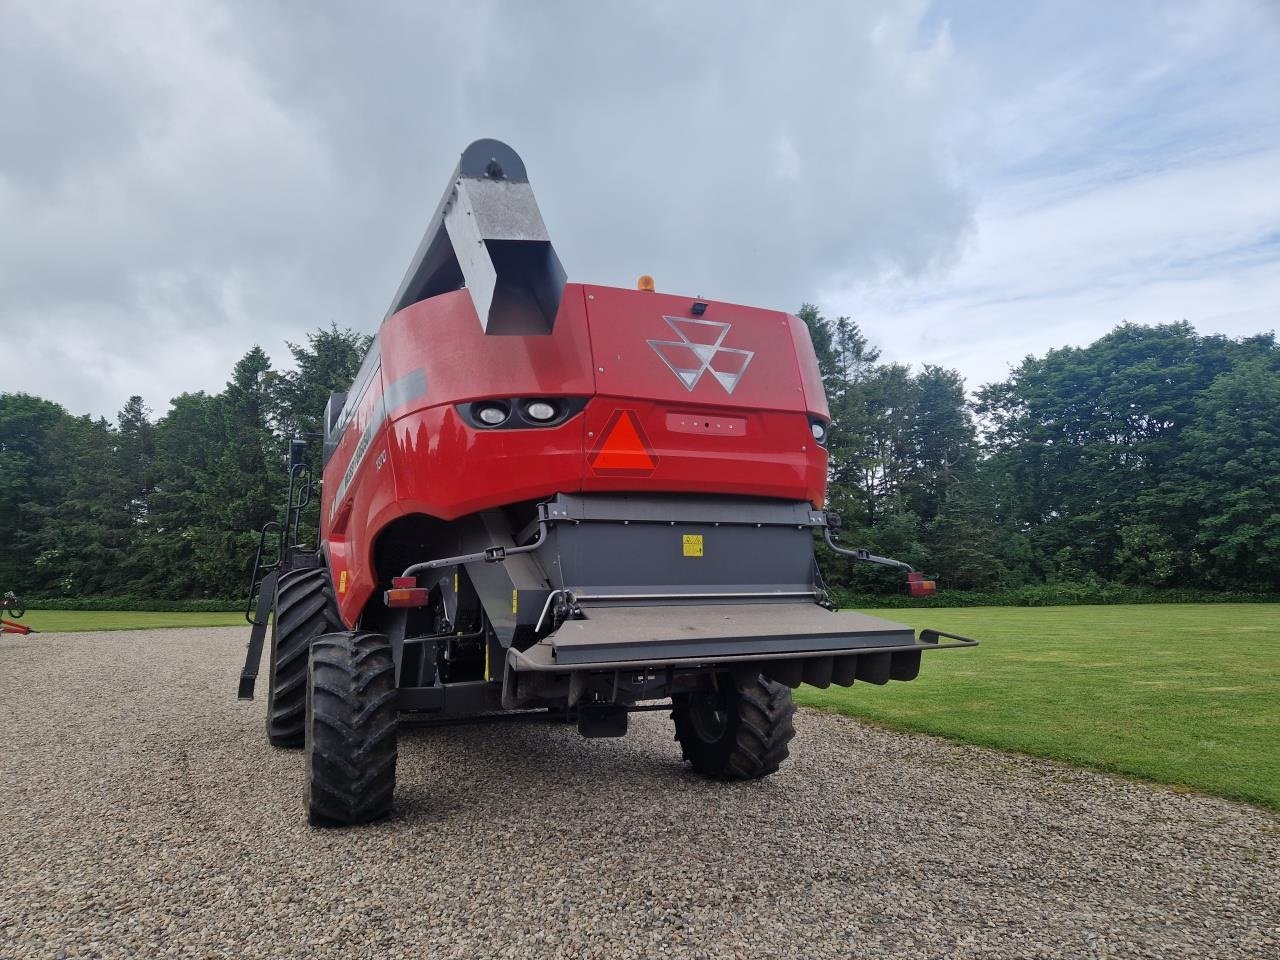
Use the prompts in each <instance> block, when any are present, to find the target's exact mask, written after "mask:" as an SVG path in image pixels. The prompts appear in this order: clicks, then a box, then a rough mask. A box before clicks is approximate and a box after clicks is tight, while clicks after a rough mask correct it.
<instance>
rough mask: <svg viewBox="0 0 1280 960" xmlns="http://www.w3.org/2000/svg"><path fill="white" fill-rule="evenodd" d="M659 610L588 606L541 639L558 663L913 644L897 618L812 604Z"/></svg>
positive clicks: (861, 649)
mask: <svg viewBox="0 0 1280 960" xmlns="http://www.w3.org/2000/svg"><path fill="white" fill-rule="evenodd" d="M660 610H661V608H654V607H620V606H617V607H602V608H590V609H588V610H587V611H586V615H587V617H588V619H586V620H569V621H566V622H565V623H564V624H562V625H561V627H560V629H559V630H557V631H556V632H555V633H554V634H553V635H552V636H551V637H549V638H548V639H547V640H546V641H544V643H546V644H547V645H548V646H549V648H550V651H551V654H552V659H553V660H554V662H555V663H556V664H557V665H560V664H566V665H567V664H586V663H609V662H615V661H631V660H635V661H644V660H646V659H649V658H663V659H671V658H674V659H687V658H693V657H704V656H705V657H721V656H739V655H743V654H754V655H762V654H778V655H784V656H785V655H790V654H795V653H802V652H810V651H827V652H844V651H849V652H855V651H856V652H865V651H872V650H883V649H886V648H892V647H899V648H901V647H907V648H911V649H914V648H915V646H916V641H915V633H914V631H913V630H912V629H911V628H910V627H908V626H906V625H904V624H901V623H894V622H892V621H889V620H881V619H879V618H878V617H870V616H867V615H866V614H862V613H854V612H840V613H833V612H832V611H830V610H827V609H825V608H823V607H820V606H818V605H817V604H815V603H792V604H707V605H703V606H682V607H675V608H671V609H670V610H669V611H668V612H667V614H666V616H663V615H662V613H661V612H660Z"/></svg>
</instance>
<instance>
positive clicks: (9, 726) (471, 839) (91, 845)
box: [0, 628, 1280, 960]
mask: <svg viewBox="0 0 1280 960" xmlns="http://www.w3.org/2000/svg"><path fill="white" fill-rule="evenodd" d="M246 634H247V631H246V630H245V629H238V628H218V629H187V630H150V631H134V632H121V633H98V634H36V635H32V636H30V637H25V638H21V637H18V638H10V637H6V638H4V640H3V641H0V648H2V650H3V654H4V664H5V673H4V678H3V680H0V719H2V720H3V729H4V732H5V736H6V743H5V745H4V747H3V749H2V750H0V957H5V958H10V957H12V958H22V960H27V958H44V957H68V958H70V957H103V958H106V957H130V956H143V957H272V958H293V957H297V958H314V957H351V958H366V957H367V958H375V957H376V958H420V957H423V958H424V957H432V958H464V957H483V958H506V957H510V958H522V960H523V958H529V957H543V956H545V957H601V958H610V960H615V958H629V957H633V958H641V957H643V958H649V957H689V958H739V957H742V958H746V957H750V958H753V960H754V958H795V957H876V958H896V957H902V958H907V957H911V958H916V957H990V958H1026V957H1070V958H1086V957H1099V958H1104V957H1195V958H1225V957H1258V958H1263V957H1266V958H1275V957H1277V956H1280V901H1278V900H1277V890H1278V889H1280V866H1278V865H1280V817H1278V816H1276V815H1275V814H1272V813H1268V812H1266V811H1261V810H1256V809H1253V808H1250V807H1247V806H1243V805H1239V804H1234V803H1229V802H1226V801H1222V800H1217V799H1214V798H1211V797H1205V796H1200V795H1196V794H1191V793H1179V792H1174V791H1171V790H1166V789H1162V788H1159V787H1155V786H1150V785H1146V784H1139V783H1133V782H1130V781H1127V780H1123V779H1119V778H1114V777H1108V776H1103V775H1099V774H1093V773H1087V772H1083V771H1079V770H1074V769H1070V768H1066V767H1062V766H1058V765H1055V764H1052V763H1047V762H1043V761H1038V760H1031V759H1026V758H1021V757H1015V756H1009V755H1006V754H1001V753H998V752H994V751H989V750H981V749H976V748H972V747H965V746H958V745H955V744H951V743H948V742H946V741H943V740H938V739H933V738H929V737H916V736H907V735H903V734H898V733H891V732H886V731H883V730H879V729H875V728H872V727H868V726H864V725H861V724H859V723H856V722H854V721H851V720H847V719H844V718H839V717H831V716H825V715H821V714H817V713H812V712H808V711H801V712H800V714H799V715H798V716H797V718H796V725H797V728H798V731H799V733H798V736H797V737H796V740H795V741H794V743H793V753H792V759H791V761H790V762H788V763H787V764H785V765H784V766H783V768H782V771H781V772H780V773H778V774H776V775H775V776H773V777H770V778H769V779H767V780H764V781H760V782H755V783H747V784H736V785H735V784H722V783H713V782H708V781H706V780H703V779H701V778H700V777H698V776H696V775H694V774H692V773H691V772H689V771H688V770H687V769H686V768H685V767H684V766H683V765H682V764H681V762H680V754H679V750H678V748H677V746H676V745H675V743H673V742H672V728H671V723H670V720H669V719H668V718H667V716H666V715H665V714H645V715H639V716H636V717H633V723H632V731H631V733H630V735H629V736H627V737H626V738H625V739H621V740H591V741H589V740H583V739H582V738H581V737H579V736H578V734H577V732H576V730H575V729H574V728H573V727H572V726H569V725H564V724H550V723H545V722H537V723H531V722H510V721H508V722H499V723H490V724H486V725H483V726H453V727H436V728H415V729H410V730H407V731H405V732H404V733H403V734H402V739H401V747H400V751H401V752H400V765H399V773H400V780H399V787H398V791H397V805H396V813H395V815H394V817H393V819H391V820H390V821H387V822H385V823H381V824H378V825H375V826H372V827H365V828H360V829H355V830H346V831H316V830H312V829H310V828H309V827H308V826H307V825H306V817H305V814H304V811H303V805H302V795H303V769H302V765H303V758H302V755H301V753H299V752H296V751H281V750H276V749H273V748H271V747H269V746H268V745H267V742H266V737H265V733H264V729H263V711H264V709H265V707H264V703H263V700H262V698H261V696H260V697H259V699H258V700H257V701H255V702H253V703H240V702H238V701H236V699H235V679H236V676H237V673H238V669H239V661H240V658H241V656H242V653H243V648H244V640H245V638H246ZM925 669H928V666H927V664H926V667H925ZM259 686H261V684H260V685H259ZM1117 722H1119V721H1117Z"/></svg>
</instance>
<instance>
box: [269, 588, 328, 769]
mask: <svg viewBox="0 0 1280 960" xmlns="http://www.w3.org/2000/svg"><path fill="white" fill-rule="evenodd" d="M342 628H343V624H342V618H341V616H339V614H338V604H337V601H336V600H335V599H334V596H333V583H332V581H331V579H330V577H329V571H328V569H326V568H325V567H323V566H317V567H306V568H304V569H301V570H290V571H287V572H286V573H284V574H282V575H281V577H280V581H279V583H277V584H276V596H275V607H274V614H273V615H272V618H271V664H270V667H269V673H268V675H267V739H268V740H270V741H271V743H273V744H274V745H275V746H277V747H292V748H297V747H301V746H302V744H303V719H304V717H303V714H304V712H305V709H306V698H307V650H308V649H310V647H311V643H312V641H313V640H315V639H316V637H318V636H320V635H321V634H323V633H331V632H333V631H334V630H341V629H342Z"/></svg>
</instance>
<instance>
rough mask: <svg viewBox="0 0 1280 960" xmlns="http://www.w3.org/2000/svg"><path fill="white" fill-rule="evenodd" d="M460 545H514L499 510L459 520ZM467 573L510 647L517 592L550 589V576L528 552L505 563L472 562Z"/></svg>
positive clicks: (470, 548)
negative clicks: (548, 580) (548, 582)
mask: <svg viewBox="0 0 1280 960" xmlns="http://www.w3.org/2000/svg"><path fill="white" fill-rule="evenodd" d="M455 526H456V527H457V528H458V531H459V534H458V546H459V551H460V552H461V553H479V552H482V551H483V550H485V549H486V548H488V547H492V546H501V547H514V546H515V545H516V544H515V541H514V540H513V539H512V538H511V530H510V527H509V526H508V525H507V521H506V518H505V517H504V516H503V515H502V514H501V513H500V512H498V511H489V512H486V513H481V514H474V515H472V516H470V517H467V518H466V519H465V520H461V521H459V522H458V523H457V524H456V525H455ZM466 566H467V575H468V576H469V577H470V578H471V584H472V586H474V587H475V589H476V594H477V596H479V598H480V604H481V606H483V607H484V612H485V614H486V615H487V616H488V618H489V623H490V624H491V625H492V627H493V631H494V633H496V634H497V636H498V641H499V642H500V643H501V644H502V645H503V646H504V647H506V646H510V645H511V641H512V639H513V638H514V637H515V633H516V627H517V625H518V623H519V614H518V612H517V610H516V609H513V607H514V606H515V604H513V602H512V601H513V595H514V594H515V592H516V591H521V590H539V591H541V590H546V589H547V579H546V576H545V575H544V574H543V572H542V568H541V567H539V566H538V563H537V561H536V560H534V559H533V557H531V556H530V555H528V554H516V555H514V556H509V557H507V559H506V560H504V561H503V562H502V563H485V562H483V561H479V562H476V563H469V564H467V565H466Z"/></svg>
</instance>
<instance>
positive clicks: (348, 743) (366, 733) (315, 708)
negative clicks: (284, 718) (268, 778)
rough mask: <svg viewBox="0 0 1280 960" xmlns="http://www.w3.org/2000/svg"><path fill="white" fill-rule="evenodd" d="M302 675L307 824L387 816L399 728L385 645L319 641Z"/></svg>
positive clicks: (344, 637)
mask: <svg viewBox="0 0 1280 960" xmlns="http://www.w3.org/2000/svg"><path fill="white" fill-rule="evenodd" d="M307 676H308V683H307V698H306V746H307V754H306V755H307V815H308V818H309V821H310V823H311V825H312V826H313V827H345V826H353V825H355V824H359V823H369V822H371V821H374V820H378V819H381V818H382V817H385V816H387V815H388V814H389V813H390V812H391V803H392V795H393V793H394V792H395V783H396V754H397V734H398V726H399V720H398V711H397V697H398V691H397V689H396V679H395V663H394V661H393V659H392V654H391V644H390V642H389V641H388V640H387V638H386V637H384V636H383V635H382V634H379V633H367V632H362V631H350V632H347V633H334V634H326V635H324V636H322V637H320V638H318V639H317V640H316V641H315V642H314V643H313V644H311V651H310V658H309V668H308V673H307Z"/></svg>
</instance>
